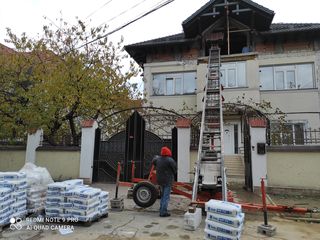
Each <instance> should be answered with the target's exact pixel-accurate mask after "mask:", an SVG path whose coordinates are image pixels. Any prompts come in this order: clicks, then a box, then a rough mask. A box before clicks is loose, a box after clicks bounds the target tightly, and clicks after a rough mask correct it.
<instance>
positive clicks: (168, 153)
mask: <svg viewBox="0 0 320 240" xmlns="http://www.w3.org/2000/svg"><path fill="white" fill-rule="evenodd" d="M161 156H168V157H171V156H172V153H171V150H170V149H169V148H168V147H163V148H161Z"/></svg>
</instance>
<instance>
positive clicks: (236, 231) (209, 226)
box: [206, 219, 243, 236]
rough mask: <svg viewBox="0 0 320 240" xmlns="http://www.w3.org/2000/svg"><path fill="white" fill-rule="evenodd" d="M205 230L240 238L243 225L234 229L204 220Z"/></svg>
mask: <svg viewBox="0 0 320 240" xmlns="http://www.w3.org/2000/svg"><path fill="white" fill-rule="evenodd" d="M206 229H208V230H213V231H216V232H221V233H223V234H228V235H232V236H240V235H241V233H242V231H243V225H240V226H239V227H237V228H236V227H231V226H227V225H225V224H221V223H218V222H213V221H210V220H208V219H206Z"/></svg>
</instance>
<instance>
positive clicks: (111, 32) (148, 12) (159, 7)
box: [76, 0, 174, 49]
mask: <svg viewBox="0 0 320 240" xmlns="http://www.w3.org/2000/svg"><path fill="white" fill-rule="evenodd" d="M173 1H174V0H167V1H166V2H164V3H162V4H160V5H159V6H157V7H154V8H153V9H151V10H149V11H147V12H145V13H144V14H142V15H141V16H139V17H136V18H135V19H133V20H131V21H129V22H127V23H125V24H123V25H121V26H120V27H118V28H116V29H114V30H112V31H110V32H108V33H106V34H104V35H102V36H99V37H97V38H95V39H93V40H91V41H89V42H87V43H85V44H82V45H80V46H79V47H77V48H76V49H79V48H82V47H84V46H87V45H89V44H91V43H94V42H96V41H98V40H100V39H102V38H105V37H107V36H109V35H111V34H113V33H115V32H118V31H119V30H121V29H123V28H125V27H127V26H128V25H130V24H132V23H134V22H136V21H138V20H140V19H141V18H143V17H145V16H147V15H149V14H151V13H153V12H155V11H157V10H159V9H161V8H163V7H164V6H166V5H168V4H169V3H172V2H173Z"/></svg>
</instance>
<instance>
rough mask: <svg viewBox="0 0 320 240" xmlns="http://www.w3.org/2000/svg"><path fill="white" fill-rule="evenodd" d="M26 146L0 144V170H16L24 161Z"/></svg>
mask: <svg viewBox="0 0 320 240" xmlns="http://www.w3.org/2000/svg"><path fill="white" fill-rule="evenodd" d="M25 157H26V147H24V146H1V147H0V172H6V171H18V170H20V169H21V168H22V167H23V165H24V163H25Z"/></svg>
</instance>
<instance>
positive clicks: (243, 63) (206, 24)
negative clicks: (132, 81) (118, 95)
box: [125, 0, 320, 190]
mask: <svg viewBox="0 0 320 240" xmlns="http://www.w3.org/2000/svg"><path fill="white" fill-rule="evenodd" d="M274 14H275V13H274V12H273V11H272V10H269V9H267V8H265V7H263V6H261V5H259V4H257V3H255V2H253V1H250V0H214V1H209V2H208V3H207V4H205V5H204V6H202V7H201V8H200V9H198V10H197V11H196V12H194V13H193V14H192V15H191V16H190V17H188V18H187V19H186V20H185V21H183V23H182V27H183V33H178V34H175V35H171V36H166V37H162V38H158V39H153V40H149V41H144V42H140V43H135V44H131V45H127V46H125V49H126V51H127V52H128V53H129V54H130V56H131V57H132V58H133V59H134V60H135V61H136V62H137V63H138V64H139V65H140V66H141V67H142V68H143V70H144V90H145V94H146V100H147V105H152V106H156V107H165V108H170V109H174V110H175V111H177V112H178V113H181V112H182V111H181V110H182V109H183V108H185V107H186V106H187V107H188V108H189V109H191V111H193V113H194V114H197V113H199V112H201V111H202V98H203V89H204V86H205V80H206V73H207V63H208V49H209V48H210V45H209V42H210V40H212V39H213V38H216V37H219V36H223V37H224V38H223V41H222V42H220V45H219V46H220V48H221V63H222V65H221V81H222V84H223V85H224V88H225V89H224V92H223V95H224V98H225V103H238V102H239V101H240V102H241V103H242V104H245V105H250V106H255V103H258V104H262V105H265V104H266V103H270V104H271V107H272V109H269V112H274V111H276V109H277V108H278V109H280V110H281V111H282V112H283V113H285V114H286V123H285V124H284V126H283V125H281V128H280V124H279V122H278V121H277V120H276V119H277V117H278V116H279V115H275V114H273V115H272V114H271V115H270V114H268V115H267V117H268V119H269V120H270V132H271V134H270V135H271V137H270V140H271V141H270V142H269V143H270V144H271V145H281V147H284V146H286V147H287V150H286V151H294V150H292V149H291V150H290V149H289V150H288V146H292V145H303V146H306V145H318V146H319V145H320V89H319V79H320V71H319V70H320V69H319V67H320V23H272V20H273V17H274ZM258 110H259V109H258ZM240 112H241V111H239V109H236V111H235V112H233V113H231V112H230V111H225V113H224V139H225V154H226V155H227V156H228V155H229V157H235V156H236V157H237V156H238V161H237V163H236V161H234V160H230V159H229V160H230V162H229V165H230V167H229V169H232V165H235V164H236V167H235V168H236V169H239V167H240V163H239V161H240V162H241V159H242V158H243V152H245V151H244V147H246V146H244V145H245V142H246V140H245V131H244V129H245V127H244V121H243V112H242V113H240ZM191 142H192V141H191ZM266 142H268V139H266ZM247 148H248V149H251V148H252V147H251V145H250V144H249V145H247ZM315 148H316V149H317V150H316V151H318V152H319V147H315ZM295 149H300V150H301V147H300V146H295ZM269 150H270V154H269V155H268V166H267V168H268V177H269V176H271V175H272V174H273V173H272V174H271V173H270V172H271V169H276V168H278V169H279V167H280V165H275V164H273V165H272V166H269V164H270V163H279V161H278V159H277V158H278V155H272V147H269ZM282 150H283V149H282ZM282 150H281V151H282ZM300 150H299V151H300ZM249 151H250V150H249ZM301 151H308V150H301ZM288 153H289V152H288ZM291 156H292V155H291ZM315 156H316V155H315ZM195 158H196V154H195V153H192V152H191V162H193V161H195ZM269 158H272V159H269ZM313 158H314V157H313ZM299 160H300V161H301V158H300V157H299ZM299 160H297V161H299ZM250 161H251V160H250ZM253 161H258V160H254V159H253ZM288 161H289V160H288ZM300 161H299V164H300ZM310 161H311V160H310ZM312 161H315V162H313V163H310V164H311V165H310V166H312V164H314V163H316V164H319V163H318V161H316V159H313V160H312ZM227 164H228V163H227ZM287 164H288V163H287V162H286V163H283V165H282V166H284V167H286V166H287ZM289 164H291V163H289ZM295 164H296V163H295ZM275 166H277V167H275ZM297 166H298V165H297ZM246 168H247V167H246ZM252 169H253V168H252ZM249 171H251V166H250V169H249ZM266 171H267V170H266ZM266 171H265V172H266ZM279 171H280V170H279ZM308 171H309V172H308ZM310 171H312V167H311V168H310V169H309V170H305V171H304V172H303V173H302V172H300V173H294V174H298V175H299V176H304V175H308V174H309V173H310ZM273 172H274V171H273ZM297 172H299V171H297ZM269 173H270V174H269ZM289 173H290V171H288V174H289ZM229 174H230V172H229ZM237 174H239V172H235V175H237ZM288 174H283V173H282V172H277V174H276V175H277V176H273V175H275V174H273V175H272V176H271V177H270V178H271V180H270V182H271V184H272V185H281V186H282V185H283V182H281V181H282V180H281V181H280V180H279V179H282V177H281V176H284V175H286V176H287V175H288ZM312 174H313V175H312V176H319V175H320V174H319V172H318V173H315V172H314V173H312ZM246 175H247V169H246ZM289 175H290V174H289ZM291 175H292V174H291ZM273 179H277V180H273ZM288 179H290V177H289V178H288ZM315 179H318V177H315V178H314V179H313V180H312V181H311V182H314V181H316V180H315ZM302 181H303V180H302V179H300V178H296V179H295V180H293V181H292V185H290V184H289V185H286V186H293V187H297V188H299V186H300V185H299V184H300V183H301V182H302ZM289 182H290V180H289ZM308 186H309V187H311V188H312V185H310V184H309V185H308ZM301 187H304V186H302V185H301ZM319 190H320V189H319Z"/></svg>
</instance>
